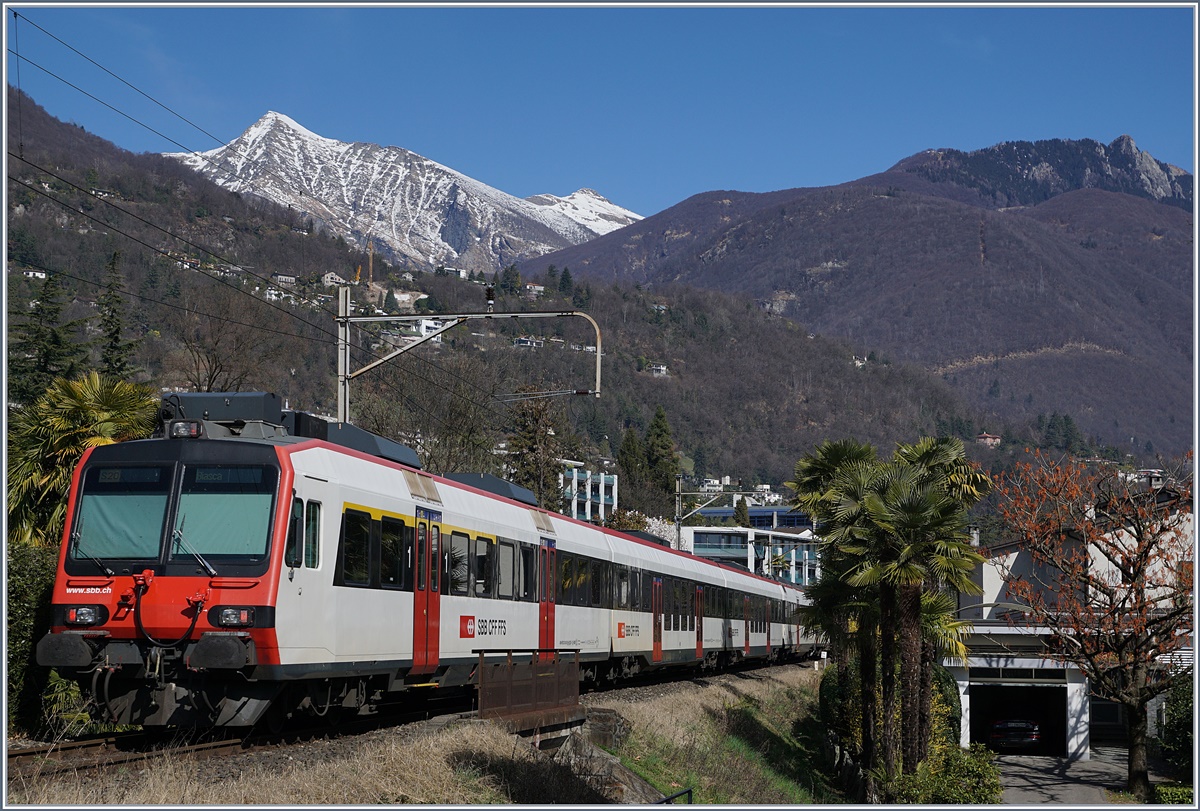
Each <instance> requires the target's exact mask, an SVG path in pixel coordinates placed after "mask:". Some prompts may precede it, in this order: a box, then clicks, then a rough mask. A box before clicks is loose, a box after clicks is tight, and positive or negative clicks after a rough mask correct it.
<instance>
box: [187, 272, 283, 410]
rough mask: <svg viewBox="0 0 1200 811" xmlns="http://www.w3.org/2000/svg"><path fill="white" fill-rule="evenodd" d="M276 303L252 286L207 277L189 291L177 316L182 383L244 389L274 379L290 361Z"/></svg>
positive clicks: (208, 388)
mask: <svg viewBox="0 0 1200 811" xmlns="http://www.w3.org/2000/svg"><path fill="white" fill-rule="evenodd" d="M278 316H279V314H278V313H273V312H272V310H271V308H270V305H268V304H267V303H266V302H264V301H261V300H259V299H256V298H255V297H254V296H253V294H251V293H250V292H249V291H247V290H242V289H236V288H232V287H229V286H227V285H223V284H217V283H214V282H211V281H204V282H201V283H200V284H198V285H195V286H193V287H192V288H191V289H189V290H187V291H185V292H184V294H183V296H182V308H181V309H180V310H177V311H175V312H174V313H173V314H172V316H171V321H172V322H173V323H172V325H171V326H172V327H173V328H174V331H175V333H176V334H177V335H178V337H179V341H180V343H181V348H180V349H179V351H177V352H175V353H173V356H174V366H175V367H176V369H177V370H178V374H179V375H180V376H181V377H182V382H183V383H184V384H185V385H187V386H189V387H191V388H194V389H195V390H196V391H241V390H243V389H245V388H253V387H255V386H261V385H263V383H264V382H265V381H266V380H268V379H271V378H273V377H274V376H275V375H274V374H273V373H272V368H273V366H276V365H278V364H281V363H284V362H285V357H284V355H285V353H284V346H285V341H284V340H283V338H284V336H283V335H282V334H281V331H279V330H278V329H277V325H278V323H279V321H280V319H279V317H278Z"/></svg>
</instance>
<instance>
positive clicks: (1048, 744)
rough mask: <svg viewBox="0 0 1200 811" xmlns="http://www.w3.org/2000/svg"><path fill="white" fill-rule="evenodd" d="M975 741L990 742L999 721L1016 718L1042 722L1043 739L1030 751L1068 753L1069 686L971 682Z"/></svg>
mask: <svg viewBox="0 0 1200 811" xmlns="http://www.w3.org/2000/svg"><path fill="white" fill-rule="evenodd" d="M969 689H970V695H971V741H972V742H978V743H982V744H984V745H988V744H989V743H990V742H991V733H992V727H993V725H994V724H995V723H996V722H997V721H1008V720H1013V719H1019V720H1027V721H1032V722H1033V723H1035V724H1037V725H1038V731H1039V736H1040V740H1039V742H1038V744H1037V745H1036V746H1031V747H1029V748H1027V749H1024V750H1023V751H1024V752H1026V753H1028V754H1038V755H1055V756H1059V757H1062V756H1065V755H1066V754H1067V688H1066V686H1065V685H1061V684H1060V685H1050V684H1021V685H1011V684H978V683H974V682H972V683H971V685H970V688H969Z"/></svg>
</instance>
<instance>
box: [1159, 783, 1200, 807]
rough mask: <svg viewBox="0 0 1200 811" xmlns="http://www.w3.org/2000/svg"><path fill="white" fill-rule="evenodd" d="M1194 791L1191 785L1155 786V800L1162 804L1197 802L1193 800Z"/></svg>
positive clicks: (1192, 803) (1190, 803) (1191, 803)
mask: <svg viewBox="0 0 1200 811" xmlns="http://www.w3.org/2000/svg"><path fill="white" fill-rule="evenodd" d="M1192 796H1193V791H1192V787H1191V786H1180V785H1170V786H1155V787H1154V802H1156V803H1159V804H1160V805H1191V806H1194V805H1195V804H1196V803H1195V802H1193V800H1192Z"/></svg>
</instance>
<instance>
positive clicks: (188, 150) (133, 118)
mask: <svg viewBox="0 0 1200 811" xmlns="http://www.w3.org/2000/svg"><path fill="white" fill-rule="evenodd" d="M15 14H16V12H15V11H14V15H15ZM23 19H25V20H26V21H27V22H28V23H29V24H30V25H32V26H34V27H35V28H37V29H38V30H39V31H42V32H43V33H45V34H46V35H47V36H49V37H50V38H52V39H54V40H55V41H56V42H58V43H59V44H61V45H63V46H64V47H66V48H68V49H69V50H71V51H72V52H74V53H76V54H78V55H79V56H81V57H82V58H84V59H86V60H87V61H88V62H89V63H91V64H93V65H95V66H96V67H97V68H99V69H100V70H102V71H104V72H105V73H107V74H109V75H110V76H112V77H113V78H115V79H117V80H118V81H120V82H122V83H123V84H125V85H126V86H128V87H130V88H132V89H133V90H135V91H136V92H137V93H139V94H140V95H142V96H144V97H145V98H147V99H149V100H150V101H152V102H154V103H155V104H156V105H158V106H159V107H162V108H163V109H164V110H167V111H168V112H170V113H171V114H172V115H174V116H176V117H177V118H179V119H180V120H181V121H184V122H186V123H187V124H189V125H191V126H192V127H194V128H195V129H196V130H198V131H199V132H202V133H204V134H205V135H207V136H208V137H210V138H212V139H213V140H214V141H216V142H217V143H219V144H220V143H221V140H220V139H219V138H217V137H216V136H215V135H213V134H212V133H210V132H208V131H207V130H205V129H204V128H203V127H200V126H199V125H198V124H196V123H194V122H193V121H191V120H190V119H188V118H186V117H185V116H183V115H181V114H180V113H178V112H176V111H175V110H173V109H172V108H170V107H168V106H167V105H165V104H163V103H162V102H160V101H158V100H157V99H155V98H153V97H152V96H150V95H149V94H147V93H145V92H144V91H142V90H141V89H139V88H138V87H136V86H135V85H133V84H131V83H130V82H128V81H126V80H125V79H123V78H122V77H120V76H118V75H117V74H116V73H114V72H113V71H111V70H109V69H108V68H106V67H104V66H103V65H101V64H100V63H98V62H96V61H95V60H94V59H92V58H91V57H89V56H87V55H86V54H84V53H82V52H81V51H79V50H78V49H76V48H74V47H73V46H71V45H70V44H68V43H66V42H65V41H63V40H62V39H60V38H59V37H57V36H55V35H54V34H52V33H50V32H49V31H47V30H46V29H44V28H42V27H41V26H39V25H37V23H35V22H33V21H32V20H30V19H29V18H28V17H27V16H26V17H23ZM11 52H12V51H10V53H11ZM14 56H16V57H17V60H18V64H19V63H20V61H21V60H25V61H28V62H29V63H30V64H31V65H33V66H34V67H36V68H38V69H39V70H41V71H43V72H44V73H46V74H47V75H49V76H51V77H53V78H55V79H57V80H58V81H60V82H62V83H63V84H66V85H67V86H69V87H71V88H73V89H75V90H77V91H78V92H80V93H82V94H83V95H85V96H87V97H88V98H90V99H92V100H94V101H95V102H97V103H98V104H101V105H103V106H105V107H107V108H108V109H110V110H112V111H113V112H115V113H117V114H119V115H121V116H122V117H124V118H126V119H128V120H130V121H132V122H134V123H136V124H138V125H139V126H141V127H143V128H144V129H146V130H148V131H150V132H153V133H154V134H155V135H158V136H160V137H162V138H164V139H165V140H167V141H169V142H170V143H172V144H175V145H176V146H178V147H179V148H180V149H182V150H184V151H185V152H188V153H189V154H193V155H196V156H197V157H199V158H200V159H201V160H203V161H204V162H205V163H210V164H213V165H214V166H216V167H217V168H221V169H225V167H224V166H222V165H221V164H219V163H215V162H213V161H211V160H209V159H208V158H206V157H205V156H204V155H202V154H200V153H199V152H198V151H196V150H191V149H189V148H188V147H187V146H185V145H183V144H181V143H179V142H178V141H176V140H174V139H173V138H170V137H169V136H167V135H165V134H163V133H160V132H158V131H157V130H155V129H154V128H152V127H150V126H149V125H148V124H146V123H145V122H143V121H141V120H139V119H138V118H136V117H134V116H131V115H129V114H128V113H125V112H124V111H122V110H119V109H117V108H116V107H114V106H112V105H111V104H108V103H107V102H105V101H103V100H101V99H99V98H97V97H96V96H94V95H92V94H91V93H89V92H88V91H86V90H84V89H83V88H81V87H79V86H77V85H75V84H74V83H72V82H70V81H68V80H67V79H65V78H63V77H61V76H59V75H58V74H56V73H54V72H53V71H51V70H49V69H48V68H46V67H43V66H42V65H40V64H38V63H36V62H34V61H33V60H31V59H29V58H28V57H23V56H21V54H20V53H19V52H16V53H14ZM225 146H227V145H225ZM229 151H231V152H233V154H234V155H239V156H241V157H245V158H247V159H248V160H249V159H250V158H249V156H245V155H241V153H239V152H238V151H237V150H234V149H232V148H231V147H230V148H229ZM25 162H26V163H29V165H31V166H34V167H35V168H37V169H39V170H41V171H45V172H46V173H47V174H50V175H51V176H52V177H58V176H57V175H54V173H52V172H49V171H48V170H45V169H42V168H41V167H38V166H36V164H33V163H30V162H29V161H25ZM266 169H267V172H268V173H269V174H271V175H273V176H275V178H276V179H277V180H279V181H280V182H284V183H286V178H283V177H281V176H279V175H278V174H276V173H275V172H274V171H272V170H271V169H270V167H266ZM58 179H59V180H62V181H63V182H65V183H67V184H68V185H70V186H72V187H73V188H76V189H78V190H79V191H81V192H84V193H86V194H91V192H90V191H89V190H85V189H81V188H80V187H78V186H76V185H75V184H73V183H71V182H70V181H68V180H66V179H64V178H61V177H58ZM92 196H93V197H96V196H95V195H92ZM302 196H305V197H307V195H302ZM96 199H100V200H101V201H102V202H105V203H106V204H108V205H110V206H112V207H113V208H116V209H117V210H118V211H122V212H124V213H126V214H128V215H129V216H133V217H135V219H139V220H141V221H142V222H145V223H146V224H147V225H150V226H151V227H154V228H158V229H159V230H161V231H163V232H164V233H166V234H168V235H169V236H171V237H172V238H174V239H178V240H179V241H181V242H183V243H184V244H186V245H188V246H190V247H193V248H196V249H197V250H200V251H203V252H204V253H206V254H208V255H210V256H213V257H215V258H217V259H220V260H221V261H225V262H226V263H228V264H233V263H231V262H229V261H228V260H226V259H223V258H222V257H220V256H219V255H218V254H215V253H213V252H212V251H209V250H208V249H206V248H204V247H202V246H199V245H195V244H193V243H191V242H189V241H187V240H185V239H183V238H182V237H179V236H177V235H175V234H173V233H171V232H170V231H167V230H166V229H163V228H161V227H160V226H157V225H154V224H153V223H149V222H148V221H146V220H144V219H142V218H140V217H137V215H135V214H132V213H131V212H128V211H126V210H125V209H122V208H121V207H120V206H117V205H116V204H115V203H112V202H111V201H109V200H107V199H104V198H99V197H97V198H96ZM309 199H313V200H314V201H315V198H309ZM84 216H86V215H84ZM131 238H132V237H131ZM143 244H144V243H143ZM147 247H150V246H147ZM248 275H250V276H253V277H254V278H257V279H259V280H260V281H262V282H263V283H264V284H268V285H269V284H270V281H269V280H268V279H264V278H263V277H261V276H258V275H257V274H253V273H250V274H248ZM268 304H269V302H268ZM277 309H278V308H277ZM321 309H322V310H324V311H325V312H327V313H329V314H330V315H332V313H331V312H330V311H329V310H326V309H325V308H321ZM368 354H370V352H368ZM376 357H378V356H376ZM419 360H421V361H422V362H423V363H426V364H428V365H430V366H433V367H434V368H437V369H440V370H441V371H446V370H445V369H444V368H443V367H441V366H440V365H438V364H437V363H435V362H433V361H432V360H429V359H427V358H419ZM414 374H415V373H414ZM467 383H468V385H472V387H473V388H476V389H477V390H478V391H480V392H483V389H482V388H480V387H478V386H474V385H473V384H471V383H470V381H467Z"/></svg>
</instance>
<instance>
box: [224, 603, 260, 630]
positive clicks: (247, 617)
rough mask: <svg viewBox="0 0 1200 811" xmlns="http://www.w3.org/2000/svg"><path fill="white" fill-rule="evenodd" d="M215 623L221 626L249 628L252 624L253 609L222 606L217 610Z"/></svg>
mask: <svg viewBox="0 0 1200 811" xmlns="http://www.w3.org/2000/svg"><path fill="white" fill-rule="evenodd" d="M217 625H220V626H221V627H222V628H249V627H250V626H252V625H254V609H253V608H238V607H236V606H225V607H222V608H220V609H218V610H217Z"/></svg>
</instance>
